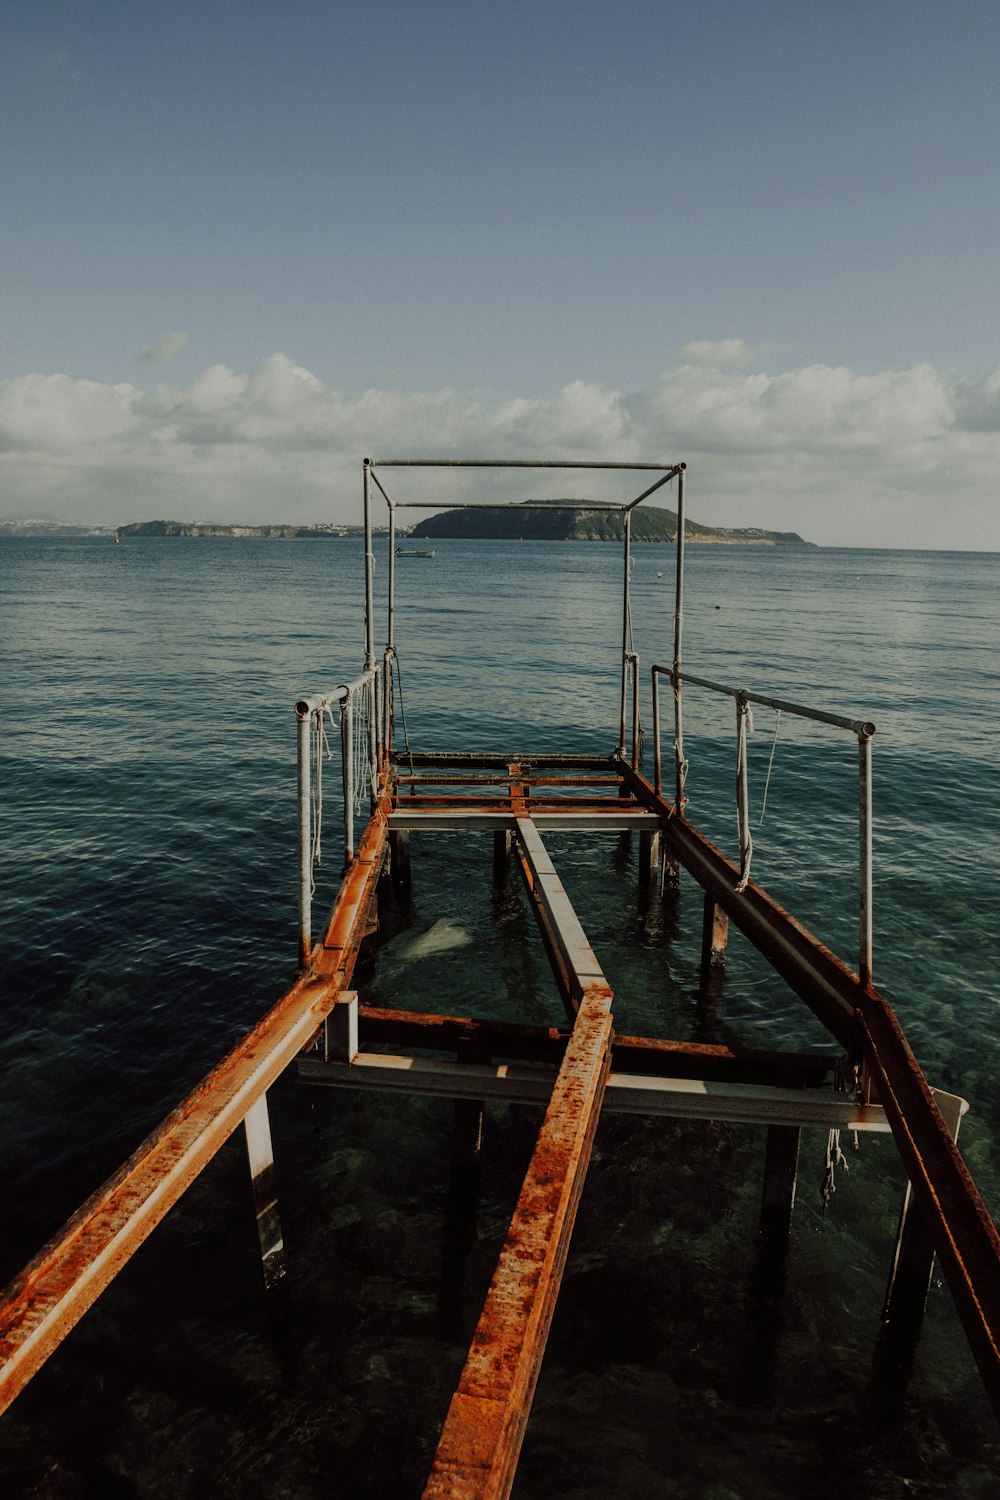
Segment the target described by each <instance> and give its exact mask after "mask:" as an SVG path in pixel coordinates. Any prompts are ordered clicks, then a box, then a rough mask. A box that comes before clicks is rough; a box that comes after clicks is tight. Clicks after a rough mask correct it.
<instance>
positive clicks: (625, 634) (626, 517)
mask: <svg viewBox="0 0 1000 1500" xmlns="http://www.w3.org/2000/svg"><path fill="white" fill-rule="evenodd" d="M631 541H632V512H631V511H629V510H626V511H624V512H623V515H622V556H623V560H624V579H623V582H622V691H621V720H620V726H619V731H618V753H619V755H620V756H621V757H622V759H623V760H624V759H625V744H626V726H625V716H626V695H627V682H628V660H629V621H630V618H631V610H632V601H631V598H630V597H629V596H630V591H631V579H630V577H629V564H630V562H631V552H632V548H631Z"/></svg>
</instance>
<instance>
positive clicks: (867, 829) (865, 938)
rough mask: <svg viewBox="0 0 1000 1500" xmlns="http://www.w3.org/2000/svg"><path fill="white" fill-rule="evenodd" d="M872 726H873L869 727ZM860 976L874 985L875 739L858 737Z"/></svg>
mask: <svg viewBox="0 0 1000 1500" xmlns="http://www.w3.org/2000/svg"><path fill="white" fill-rule="evenodd" d="M866 727H870V726H866ZM858 855H859V858H858V886H859V890H858V921H859V934H858V943H859V954H858V975H859V977H860V979H861V983H862V984H863V985H864V987H865V989H871V986H872V962H873V956H874V955H873V943H874V940H873V936H872V739H871V735H870V734H865V733H862V734H859V735H858Z"/></svg>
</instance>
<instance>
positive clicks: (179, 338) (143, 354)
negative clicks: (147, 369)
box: [135, 328, 191, 365]
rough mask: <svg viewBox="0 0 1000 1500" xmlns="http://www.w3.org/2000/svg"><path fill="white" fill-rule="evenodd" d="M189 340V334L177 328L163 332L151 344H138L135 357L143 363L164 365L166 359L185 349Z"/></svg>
mask: <svg viewBox="0 0 1000 1500" xmlns="http://www.w3.org/2000/svg"><path fill="white" fill-rule="evenodd" d="M190 342H191V335H190V334H189V333H184V332H183V331H182V330H181V329H180V328H177V329H175V330H174V332H173V333H165V334H164V335H163V337H162V338H158V339H156V340H155V341H154V342H153V343H152V344H142V345H140V347H139V348H138V349H137V350H136V356H135V357H136V359H138V360H141V361H142V363H143V364H144V365H165V364H166V363H167V361H168V360H171V359H173V358H174V356H175V355H177V354H180V352H181V350H182V349H186V348H187V346H188V344H190Z"/></svg>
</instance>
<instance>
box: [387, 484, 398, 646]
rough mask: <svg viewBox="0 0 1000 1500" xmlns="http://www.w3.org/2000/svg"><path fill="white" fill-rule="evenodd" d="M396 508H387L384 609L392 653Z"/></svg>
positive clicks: (388, 644)
mask: <svg viewBox="0 0 1000 1500" xmlns="http://www.w3.org/2000/svg"><path fill="white" fill-rule="evenodd" d="M395 632H396V507H395V505H390V506H389V601H388V605H387V609H386V624H385V644H386V650H388V651H392V650H393V648H394V647H395V644H396V634H395Z"/></svg>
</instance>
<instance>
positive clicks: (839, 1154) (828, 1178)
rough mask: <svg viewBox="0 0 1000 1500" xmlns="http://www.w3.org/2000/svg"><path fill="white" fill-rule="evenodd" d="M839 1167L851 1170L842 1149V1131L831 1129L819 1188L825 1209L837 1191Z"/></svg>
mask: <svg viewBox="0 0 1000 1500" xmlns="http://www.w3.org/2000/svg"><path fill="white" fill-rule="evenodd" d="M838 1167H843V1169H844V1171H845V1172H847V1171H849V1170H850V1168H849V1166H848V1163H847V1157H846V1156H845V1155H844V1153H843V1151H841V1149H840V1131H839V1130H831V1131H830V1134H829V1136H828V1137H827V1142H826V1160H825V1164H824V1170H823V1182H822V1186H821V1187H820V1190H819V1191H820V1196H821V1197H822V1199H823V1208H824V1211H825V1209H826V1206H827V1204H828V1203H829V1201H830V1199H831V1198H832V1197H833V1195H834V1193H835V1192H836V1191H837V1182H836V1170H837V1168H838Z"/></svg>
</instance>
